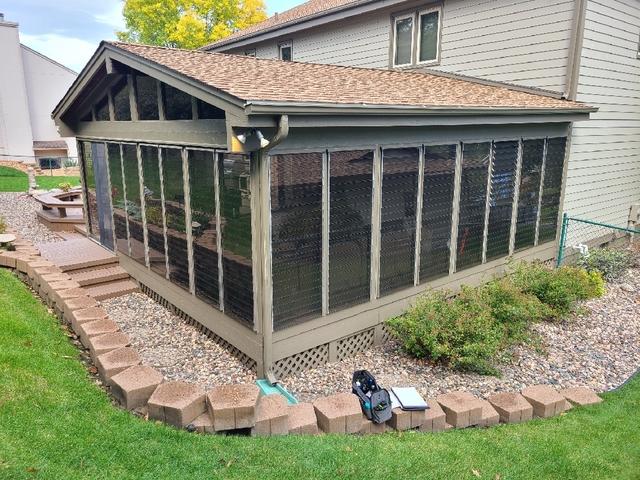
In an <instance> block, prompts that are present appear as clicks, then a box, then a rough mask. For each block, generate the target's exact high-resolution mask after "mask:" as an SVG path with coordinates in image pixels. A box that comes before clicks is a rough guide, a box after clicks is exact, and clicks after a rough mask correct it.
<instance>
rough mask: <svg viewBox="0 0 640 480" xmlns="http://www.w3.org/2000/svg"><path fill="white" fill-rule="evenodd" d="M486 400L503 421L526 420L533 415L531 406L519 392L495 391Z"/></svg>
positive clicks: (515, 421) (517, 421) (518, 421)
mask: <svg viewBox="0 0 640 480" xmlns="http://www.w3.org/2000/svg"><path fill="white" fill-rule="evenodd" d="M487 400H488V401H489V403H490V404H491V405H492V406H493V408H495V409H496V411H497V412H498V415H500V421H501V422H503V423H520V422H526V421H528V420H531V418H532V417H533V407H532V406H531V404H530V403H529V402H527V400H526V399H525V398H524V397H523V396H522V395H520V394H519V393H512V392H501V393H496V394H495V395H491V396H490V397H489V398H488V399H487Z"/></svg>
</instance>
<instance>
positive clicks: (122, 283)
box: [86, 280, 139, 300]
mask: <svg viewBox="0 0 640 480" xmlns="http://www.w3.org/2000/svg"><path fill="white" fill-rule="evenodd" d="M86 290H87V293H88V294H89V295H90V296H91V297H93V298H95V299H96V300H107V299H109V298H114V297H120V296H122V295H126V294H128V293H134V292H137V291H138V290H139V289H138V284H137V283H135V282H133V281H132V280H116V281H114V282H109V283H101V284H98V285H91V286H89V287H87V288H86Z"/></svg>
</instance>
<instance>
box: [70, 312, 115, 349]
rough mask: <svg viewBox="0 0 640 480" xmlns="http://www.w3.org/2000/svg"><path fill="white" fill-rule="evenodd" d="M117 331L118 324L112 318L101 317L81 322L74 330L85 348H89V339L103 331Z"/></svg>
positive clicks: (103, 332) (102, 333)
mask: <svg viewBox="0 0 640 480" xmlns="http://www.w3.org/2000/svg"><path fill="white" fill-rule="evenodd" d="M117 331H118V325H116V323H115V322H114V321H113V320H109V319H108V318H103V319H102V320H94V321H93V322H87V323H83V324H82V325H80V326H79V327H78V331H77V332H76V333H77V334H78V336H79V337H80V342H81V343H82V345H84V347H85V348H89V339H90V338H91V337H96V336H98V335H104V334H105V333H114V332H117Z"/></svg>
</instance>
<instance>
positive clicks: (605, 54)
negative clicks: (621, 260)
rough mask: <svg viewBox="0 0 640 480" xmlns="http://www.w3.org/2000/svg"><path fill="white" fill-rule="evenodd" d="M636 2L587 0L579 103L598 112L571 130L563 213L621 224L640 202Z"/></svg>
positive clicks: (639, 16) (639, 5)
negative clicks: (591, 106) (596, 109)
mask: <svg viewBox="0 0 640 480" xmlns="http://www.w3.org/2000/svg"><path fill="white" fill-rule="evenodd" d="M639 37H640V2H638V1H637V0H589V2H588V4H587V15H586V24H585V35H584V45H583V50H582V56H581V65H580V77H579V85H578V101H581V102H585V103H588V104H590V105H596V106H598V107H599V108H600V110H599V111H598V112H597V113H595V114H592V120H590V121H589V122H584V123H578V124H576V125H575V126H574V129H573V142H572V145H571V160H570V163H569V175H568V181H567V192H566V197H565V210H567V211H568V212H569V213H570V214H572V215H574V216H578V217H586V218H589V219H594V220H600V221H603V222H605V223H613V224H615V225H621V226H625V225H626V224H627V219H628V214H629V206H630V205H631V204H632V203H634V202H636V203H637V202H640V58H638V40H639Z"/></svg>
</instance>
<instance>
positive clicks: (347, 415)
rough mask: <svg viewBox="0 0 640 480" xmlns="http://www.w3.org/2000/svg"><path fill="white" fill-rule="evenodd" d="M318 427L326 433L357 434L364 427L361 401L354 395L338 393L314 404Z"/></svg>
mask: <svg viewBox="0 0 640 480" xmlns="http://www.w3.org/2000/svg"><path fill="white" fill-rule="evenodd" d="M313 407H314V408H315V411H316V416H317V418H318V426H319V427H320V429H321V430H322V431H323V432H326V433H357V432H358V431H360V428H361V427H362V409H361V407H360V400H358V397H356V396H355V395H353V394H352V393H338V394H336V395H331V396H330V397H323V398H319V399H317V400H316V401H315V402H313Z"/></svg>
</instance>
